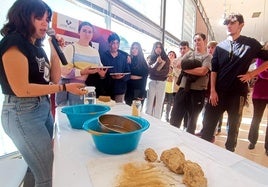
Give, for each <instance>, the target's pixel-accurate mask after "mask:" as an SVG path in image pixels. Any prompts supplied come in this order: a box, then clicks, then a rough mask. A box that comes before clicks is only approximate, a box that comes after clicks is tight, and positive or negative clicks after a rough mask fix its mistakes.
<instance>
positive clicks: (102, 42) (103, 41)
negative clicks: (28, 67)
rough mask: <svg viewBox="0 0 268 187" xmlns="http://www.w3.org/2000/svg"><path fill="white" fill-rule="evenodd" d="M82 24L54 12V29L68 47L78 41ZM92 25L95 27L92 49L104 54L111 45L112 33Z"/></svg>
mask: <svg viewBox="0 0 268 187" xmlns="http://www.w3.org/2000/svg"><path fill="white" fill-rule="evenodd" d="M81 22H82V21H81V20H77V19H74V18H72V17H69V16H66V15H63V14H60V13H57V12H53V17H52V28H53V29H54V30H55V32H56V33H57V34H58V35H60V36H62V37H63V38H64V40H65V44H66V45H67V44H70V43H74V42H76V41H78V39H79V34H78V27H79V24H80V23H81ZM90 23H91V22H90ZM91 24H92V25H93V26H94V35H93V38H92V47H94V48H95V49H98V50H99V53H100V54H102V53H103V52H105V51H107V50H108V49H109V44H108V41H107V40H108V37H109V35H110V34H111V31H110V30H107V29H103V28H100V27H97V26H95V25H94V24H93V23H91Z"/></svg>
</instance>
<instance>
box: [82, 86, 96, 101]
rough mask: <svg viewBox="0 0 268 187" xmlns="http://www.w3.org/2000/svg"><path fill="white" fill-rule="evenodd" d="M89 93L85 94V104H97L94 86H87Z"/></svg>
mask: <svg viewBox="0 0 268 187" xmlns="http://www.w3.org/2000/svg"><path fill="white" fill-rule="evenodd" d="M85 89H86V90H87V93H86V94H85V95H84V104H96V92H95V90H96V88H95V87H94V86H87V87H85Z"/></svg>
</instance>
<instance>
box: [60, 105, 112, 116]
mask: <svg viewBox="0 0 268 187" xmlns="http://www.w3.org/2000/svg"><path fill="white" fill-rule="evenodd" d="M87 106H89V107H92V108H93V107H99V108H103V110H101V111H98V112H94V114H98V113H103V112H105V113H106V112H108V111H110V110H111V107H109V106H107V105H101V104H80V105H71V106H64V107H63V108H62V109H61V112H62V113H65V114H88V112H83V113H76V112H73V111H69V110H71V109H74V108H79V107H87Z"/></svg>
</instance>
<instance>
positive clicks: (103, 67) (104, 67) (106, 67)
mask: <svg viewBox="0 0 268 187" xmlns="http://www.w3.org/2000/svg"><path fill="white" fill-rule="evenodd" d="M96 68H102V69H108V68H113V66H97V67H91V69H96Z"/></svg>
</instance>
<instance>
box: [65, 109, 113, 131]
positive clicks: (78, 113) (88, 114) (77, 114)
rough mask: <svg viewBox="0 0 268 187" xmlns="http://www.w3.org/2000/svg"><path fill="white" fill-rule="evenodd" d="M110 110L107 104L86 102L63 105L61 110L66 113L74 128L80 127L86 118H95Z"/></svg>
mask: <svg viewBox="0 0 268 187" xmlns="http://www.w3.org/2000/svg"><path fill="white" fill-rule="evenodd" d="M109 110H111V108H110V107H109V106H105V105H98V104H94V105H93V104H88V105H72V106H66V107H63V108H62V110H61V112H63V113H65V114H66V115H67V118H68V120H69V122H70V125H71V127H72V128H74V129H82V127H83V124H84V122H85V121H86V120H89V119H97V118H98V117H99V116H100V115H102V114H104V113H106V112H108V111H109Z"/></svg>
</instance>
